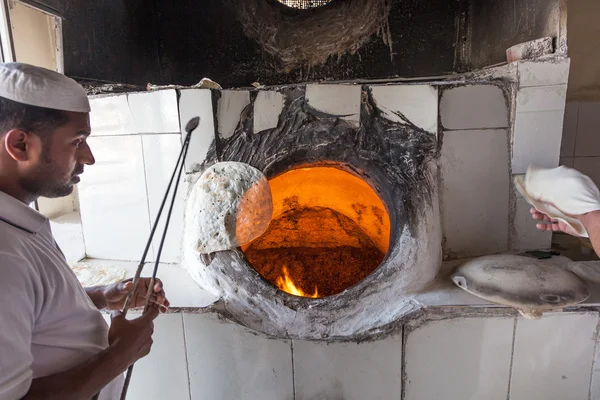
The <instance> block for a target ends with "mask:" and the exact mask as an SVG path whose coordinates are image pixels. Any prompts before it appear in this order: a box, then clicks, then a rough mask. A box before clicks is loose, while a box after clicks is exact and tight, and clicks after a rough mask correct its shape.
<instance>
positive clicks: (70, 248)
mask: <svg viewBox="0 0 600 400" xmlns="http://www.w3.org/2000/svg"><path fill="white" fill-rule="evenodd" d="M50 226H51V228H52V235H53V236H54V238H55V240H56V243H57V244H58V246H59V247H60V249H61V250H62V252H63V254H64V255H65V258H66V259H67V262H69V263H71V262H77V261H79V260H81V259H83V258H85V245H84V243H83V231H82V230H81V217H80V216H79V213H78V212H73V213H70V214H66V215H62V216H60V217H58V218H53V219H52V220H51V221H50Z"/></svg>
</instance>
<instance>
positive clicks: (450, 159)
mask: <svg viewBox="0 0 600 400" xmlns="http://www.w3.org/2000/svg"><path fill="white" fill-rule="evenodd" d="M441 163H442V177H443V182H444V191H443V194H442V221H443V232H444V237H445V239H446V242H445V246H446V247H445V248H446V251H448V250H449V251H451V253H452V255H453V256H455V257H459V258H464V257H468V256H475V255H482V254H490V253H497V252H502V251H506V250H507V248H508V235H509V232H508V207H509V206H508V200H509V171H508V168H509V167H508V138H507V132H506V130H504V129H498V130H494V129H486V130H469V131H447V132H444V138H443V145H442V159H441Z"/></svg>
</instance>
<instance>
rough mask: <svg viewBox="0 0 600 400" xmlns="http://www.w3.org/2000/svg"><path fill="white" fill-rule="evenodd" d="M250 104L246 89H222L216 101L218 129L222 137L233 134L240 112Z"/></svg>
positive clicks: (228, 136)
mask: <svg viewBox="0 0 600 400" xmlns="http://www.w3.org/2000/svg"><path fill="white" fill-rule="evenodd" d="M249 104H250V92H248V91H247V90H222V91H221V98H220V99H219V101H218V105H217V107H218V115H219V117H218V122H219V123H218V124H217V126H218V129H219V134H220V135H221V137H222V138H223V139H227V138H230V137H231V136H233V133H234V131H235V128H236V127H237V125H238V123H239V122H240V114H241V113H242V111H243V110H244V108H246V107H247V106H248V105H249Z"/></svg>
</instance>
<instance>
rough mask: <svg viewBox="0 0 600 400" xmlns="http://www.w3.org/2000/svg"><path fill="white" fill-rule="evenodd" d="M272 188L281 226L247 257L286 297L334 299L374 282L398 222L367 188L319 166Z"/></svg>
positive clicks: (272, 227) (274, 227)
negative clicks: (372, 277) (394, 222)
mask: <svg viewBox="0 0 600 400" xmlns="http://www.w3.org/2000/svg"><path fill="white" fill-rule="evenodd" d="M269 184H270V186H271V191H272V195H273V219H272V221H271V224H270V226H269V228H268V230H267V231H266V232H265V233H264V234H263V235H262V236H261V237H259V238H258V239H256V240H254V241H253V242H252V243H250V244H249V245H247V246H244V247H243V251H244V254H245V255H246V258H247V259H248V261H249V262H250V264H251V265H252V266H253V267H254V268H255V269H256V270H257V271H258V272H259V273H260V274H261V275H262V276H263V277H264V278H266V279H267V280H268V281H270V282H271V283H273V284H274V285H276V286H277V287H278V288H279V289H280V290H283V291H285V292H287V293H290V294H293V295H296V296H303V297H314V298H316V297H325V296H331V295H334V294H337V293H340V292H342V291H344V290H345V289H347V288H349V287H351V286H354V285H355V284H357V283H358V282H360V281H361V280H363V279H364V278H366V277H367V276H368V275H369V274H371V272H373V271H374V270H375V269H376V268H377V267H378V266H379V264H380V263H381V262H382V261H383V259H384V257H385V254H386V253H387V250H388V246H389V239H390V221H389V217H388V215H387V212H386V209H385V207H384V205H383V203H382V202H381V200H380V199H379V197H378V196H377V194H376V193H375V192H374V191H373V189H372V188H371V187H370V186H369V185H368V184H367V183H366V182H364V181H363V180H361V179H360V178H357V177H356V176H354V175H352V174H350V173H348V172H344V171H342V170H339V169H336V168H333V167H314V168H301V169H295V170H292V171H289V172H286V173H284V174H282V175H279V176H277V177H275V178H274V179H272V180H271V181H270V182H269Z"/></svg>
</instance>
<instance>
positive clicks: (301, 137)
mask: <svg viewBox="0 0 600 400" xmlns="http://www.w3.org/2000/svg"><path fill="white" fill-rule="evenodd" d="M304 93H305V91H304V87H297V88H291V89H287V90H286V91H285V92H284V95H285V97H286V103H285V106H284V109H283V112H282V113H281V115H280V117H279V124H278V126H277V127H276V128H275V129H270V130H266V131H263V132H254V133H253V132H252V119H253V115H252V114H253V106H252V105H250V106H249V108H248V109H247V110H245V112H244V113H242V117H241V121H240V123H239V124H238V128H237V130H236V132H235V133H234V135H233V136H232V137H231V138H230V139H228V140H226V141H224V142H223V143H222V146H223V147H222V160H223V161H240V162H244V163H248V164H250V165H252V166H253V167H255V168H258V169H259V170H261V171H263V172H264V173H265V174H266V175H267V176H268V177H273V176H275V175H278V174H280V173H283V172H285V171H287V170H290V169H293V168H296V167H299V166H301V165H327V164H328V165H335V166H338V167H341V168H343V169H347V170H350V172H353V173H354V174H356V175H358V176H360V177H361V178H363V179H364V180H365V181H367V182H369V183H370V184H371V186H372V187H373V188H374V189H375V190H376V191H377V193H378V194H379V195H380V197H382V199H383V200H384V202H385V203H386V204H387V205H388V207H389V208H390V210H389V212H390V213H391V214H392V215H390V216H391V217H392V219H394V217H395V218H396V223H397V224H399V225H404V222H409V223H410V222H411V221H416V220H417V219H418V218H417V217H418V216H419V215H420V214H419V213H420V212H421V211H422V210H423V209H424V207H422V205H423V202H427V203H429V201H430V200H431V188H432V186H433V184H432V182H431V180H432V179H433V178H432V177H431V176H430V174H429V170H428V168H427V161H429V160H431V159H432V158H434V157H435V156H436V152H437V147H436V138H435V136H434V135H433V134H431V133H429V132H426V131H424V130H423V129H420V128H418V127H417V126H415V125H414V124H412V123H411V122H410V121H406V122H405V123H397V122H392V121H389V120H388V119H386V118H384V117H383V116H382V113H381V111H380V110H379V109H378V108H377V106H376V104H375V101H374V100H373V97H372V96H371V94H370V91H369V90H368V89H366V88H365V89H363V95H362V103H361V121H360V125H359V127H358V128H357V127H354V126H352V125H351V124H350V123H348V122H347V121H345V120H343V119H342V118H340V117H338V116H334V115H329V114H324V113H322V112H319V111H317V110H314V109H313V108H311V107H310V106H309V105H308V104H307V102H306V101H305V97H304ZM215 160H216V156H215V149H214V147H212V148H211V149H210V150H209V153H208V157H207V160H206V162H205V165H210V164H212V163H213V162H215ZM392 205H395V207H392Z"/></svg>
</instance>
